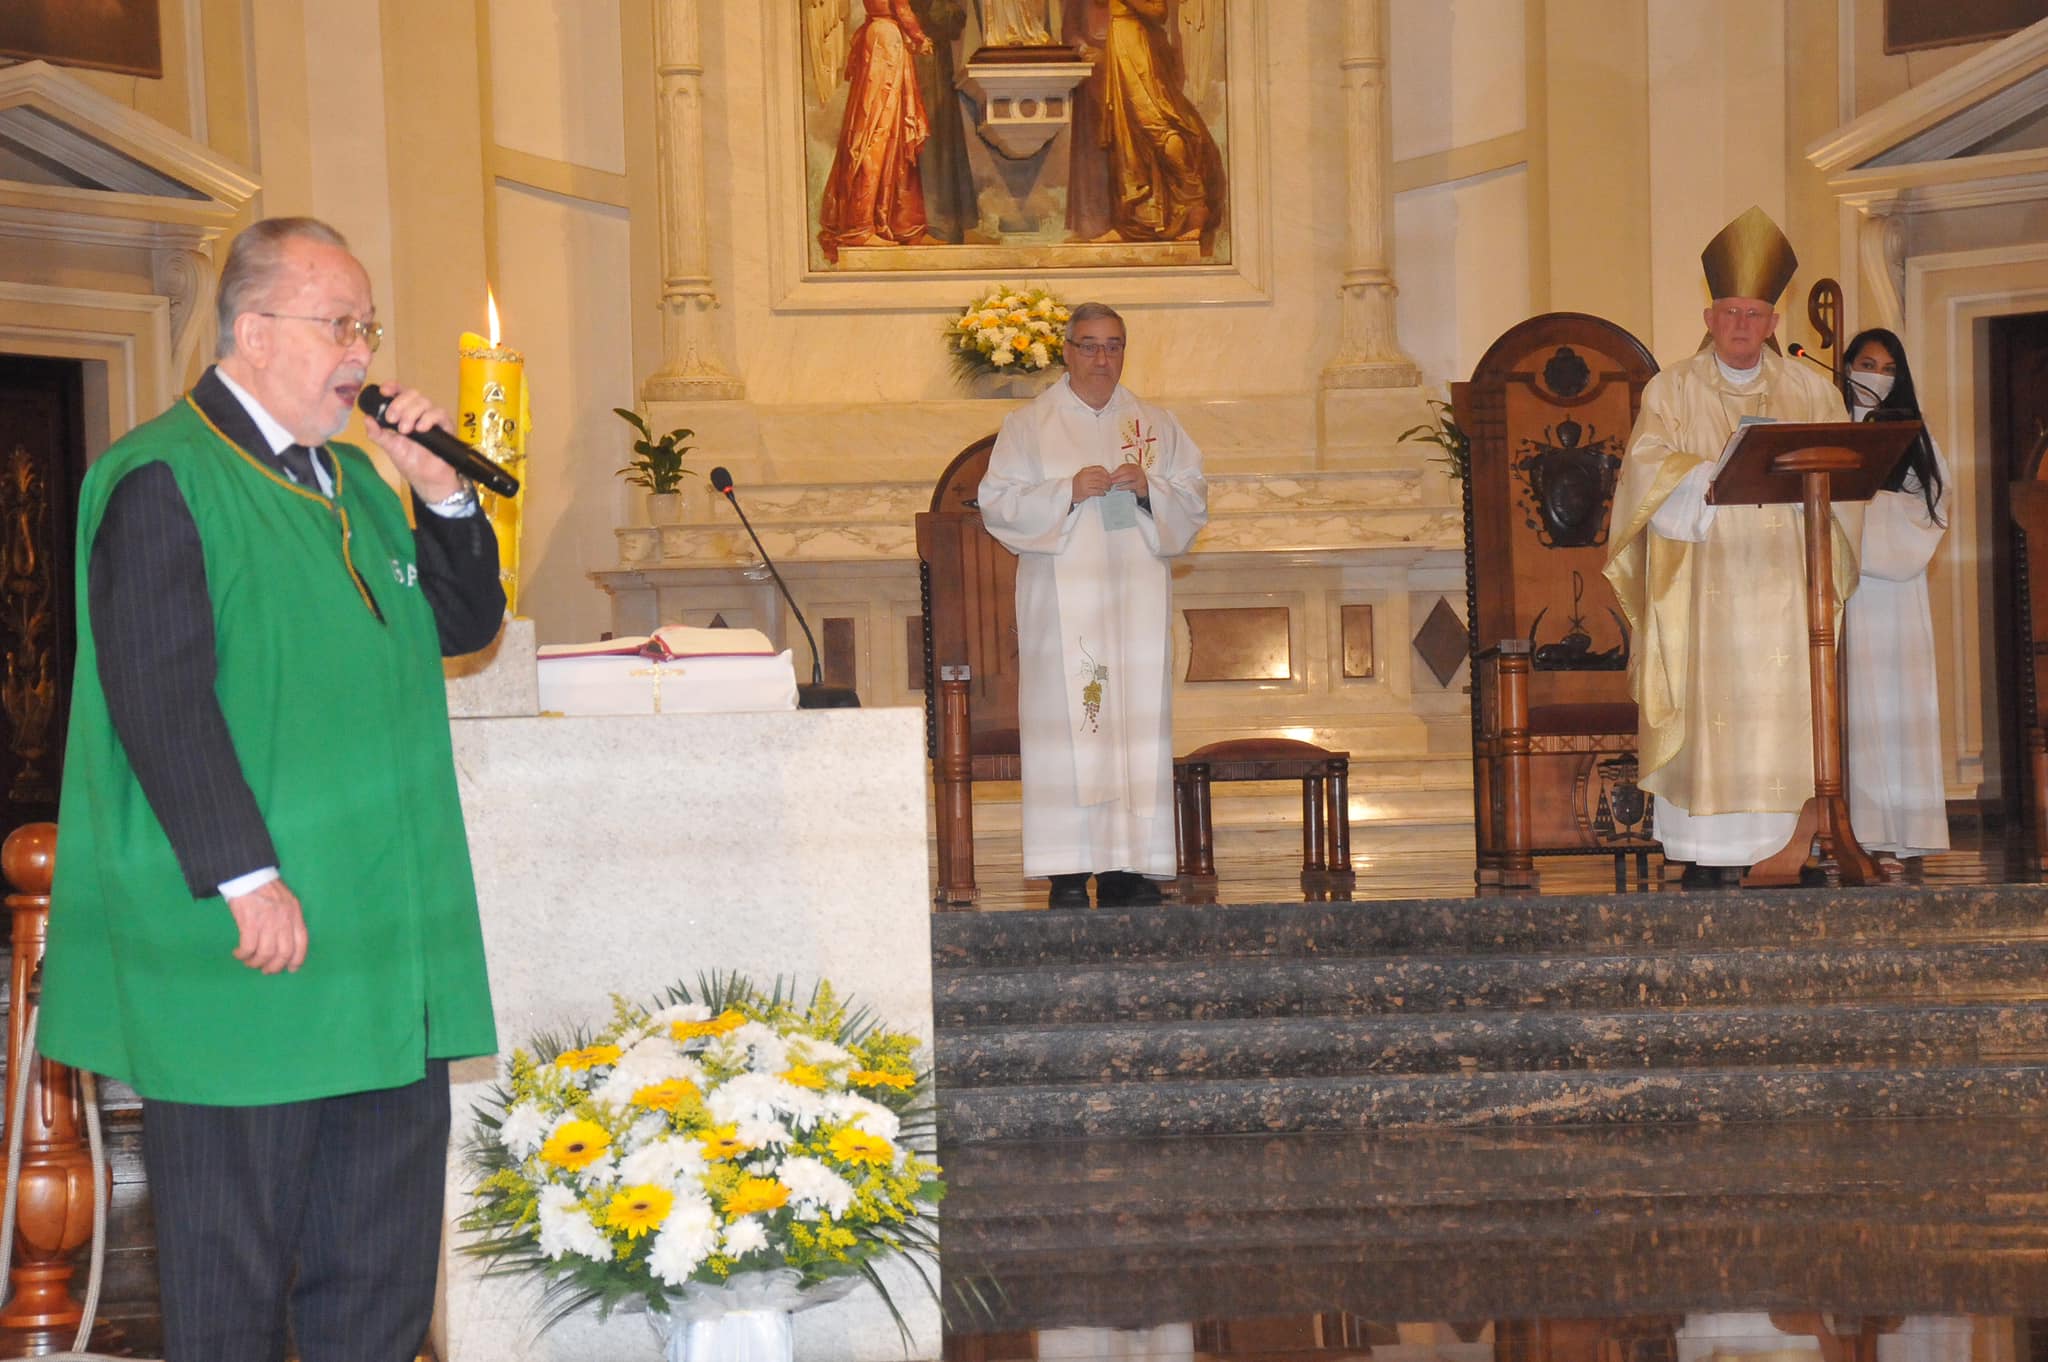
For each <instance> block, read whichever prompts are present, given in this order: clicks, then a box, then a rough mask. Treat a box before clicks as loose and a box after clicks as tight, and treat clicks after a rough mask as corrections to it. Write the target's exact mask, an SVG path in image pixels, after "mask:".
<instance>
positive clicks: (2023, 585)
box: [2010, 440, 2048, 870]
mask: <svg viewBox="0 0 2048 1362" xmlns="http://www.w3.org/2000/svg"><path fill="white" fill-rule="evenodd" d="M2010 514H2011V515H2012V520H2013V525H2014V527H2015V528H2016V529H2017V530H2018V531H2019V533H2018V534H2017V535H2016V536H2015V537H2014V544H2013V558H2014V564H2013V565H2014V568H2015V569H2016V570H2015V571H2014V573H2013V581H2014V595H2015V596H2016V597H2017V600H2016V602H2015V606H2016V612H2017V614H2018V616H2019V631H2020V648H2019V659H2020V665H2019V668H2018V671H2019V700H2020V711H2019V716H2018V717H2019V722H2020V723H2021V724H2023V725H2025V727H2026V731H2027V787H2028V788H2027V795H2028V798H2027V803H2028V805H2029V806H2030V807H2029V808H2028V811H2027V813H2028V817H2027V825H2028V828H2029V829H2030V830H2031V832H2032V834H2033V841H2034V864H2035V866H2036V867H2037V868H2039V869H2042V870H2048V440H2042V441H2040V442H2039V443H2038V444H2037V445H2036V446H2035V448H2034V451H2033V454H2032V455H2031V457H2029V458H2028V460H2027V462H2026V468H2025V471H2024V476H2022V477H2021V478H2020V479H2019V480H2018V481H2016V482H2014V483H2013V484H2012V489H2011V500H2010Z"/></svg>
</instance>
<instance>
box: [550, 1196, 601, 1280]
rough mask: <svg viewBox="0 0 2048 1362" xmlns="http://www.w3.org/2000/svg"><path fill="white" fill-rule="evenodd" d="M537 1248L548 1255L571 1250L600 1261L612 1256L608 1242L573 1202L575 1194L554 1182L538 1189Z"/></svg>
mask: <svg viewBox="0 0 2048 1362" xmlns="http://www.w3.org/2000/svg"><path fill="white" fill-rule="evenodd" d="M540 1251H541V1252H542V1253H543V1254H544V1255H546V1256H547V1257H549V1258H560V1257H562V1256H563V1255H564V1254H568V1253H574V1254H578V1255H580V1256H582V1257H585V1258H589V1259H592V1260H593V1261H595V1262H600V1263H608V1262H610V1261H611V1260H612V1248H611V1244H610V1243H608V1242H607V1241H606V1240H605V1237H604V1232H603V1231H602V1230H600V1229H598V1227H597V1226H596V1225H594V1224H592V1223H591V1220H590V1215H589V1213H588V1212H586V1211H585V1210H583V1209H582V1208H581V1207H580V1206H578V1205H577V1204H576V1194H575V1193H574V1192H572V1191H570V1190H569V1189H568V1188H567V1187H562V1186H559V1185H557V1184H554V1183H549V1184H548V1185H547V1186H546V1187H543V1188H541V1191H540Z"/></svg>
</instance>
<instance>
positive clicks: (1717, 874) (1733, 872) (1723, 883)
mask: <svg viewBox="0 0 2048 1362" xmlns="http://www.w3.org/2000/svg"><path fill="white" fill-rule="evenodd" d="M1741 877H1742V872H1741V871H1739V870H1737V869H1736V868H1735V867H1734V866H1721V865H1698V864H1694V865H1689V866H1687V867H1686V868H1685V873H1684V874H1683V875H1680V876H1679V877H1678V887H1679V888H1681V889H1727V888H1729V887H1731V886H1733V885H1734V884H1735V883H1737V882H1738V881H1739V880H1740V879H1741Z"/></svg>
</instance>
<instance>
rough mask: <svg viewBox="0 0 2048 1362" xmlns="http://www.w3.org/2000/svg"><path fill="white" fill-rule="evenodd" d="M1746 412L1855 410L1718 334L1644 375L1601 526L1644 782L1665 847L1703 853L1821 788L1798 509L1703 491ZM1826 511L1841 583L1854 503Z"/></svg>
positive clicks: (1803, 417)
mask: <svg viewBox="0 0 2048 1362" xmlns="http://www.w3.org/2000/svg"><path fill="white" fill-rule="evenodd" d="M1745 416H1755V417H1762V418H1764V419H1767V420H1772V421H1842V420H1845V419H1847V417H1846V414H1845V413H1844V412H1843V410H1842V399H1841V397H1840V396H1839V395H1838V394H1837V393H1836V392H1835V390H1834V389H1833V388H1832V387H1830V386H1828V383H1827V380H1826V379H1825V378H1824V377H1822V376H1821V374H1820V373H1819V371H1817V370H1812V371H1809V370H1807V369H1805V368H1802V367H1800V366H1799V365H1798V364H1797V363H1795V362H1794V361H1792V360H1789V359H1784V358H1781V357H1780V356H1778V355H1776V354H1774V353H1772V352H1771V351H1770V350H1768V349H1767V350H1765V351H1764V353H1763V358H1762V362H1761V367H1760V371H1759V372H1758V373H1757V374H1756V376H1755V377H1753V378H1750V379H1749V380H1748V381H1746V382H1738V381H1731V380H1730V379H1729V378H1728V377H1727V375H1726V374H1725V373H1724V371H1723V370H1722V367H1721V365H1720V364H1719V363H1718V362H1717V361H1716V359H1715V357H1714V352H1713V351H1712V350H1711V349H1707V350H1702V351H1700V352H1699V353H1698V354H1696V355H1693V356H1691V357H1689V358H1687V359H1684V360H1681V361H1679V362H1678V363H1676V364H1673V365H1672V366H1671V367H1670V368H1668V369H1666V370H1664V371H1663V372H1662V373H1660V374H1658V375H1657V376H1656V377H1655V378H1653V379H1651V380H1650V382H1649V385H1648V386H1647V387H1645V388H1644V389H1643V404H1642V411H1641V414H1640V415H1639V416H1638V417H1637V419H1636V427H1635V431H1634V433H1633V434H1632V435H1631V436H1630V439H1629V448H1628V457H1627V458H1626V459H1625V460H1624V461H1623V464H1622V469H1621V479H1620V483H1619V485H1618V487H1617V488H1616V490H1615V497H1614V512H1613V518H1612V521H1611V522H1610V523H1611V526H1612V529H1611V532H1610V534H1609V538H1608V561H1607V568H1606V573H1607V577H1608V579H1609V580H1610V581H1612V582H1613V583H1614V589H1615V594H1616V595H1617V596H1619V597H1620V600H1621V608H1622V610H1623V612H1624V613H1625V614H1626V615H1627V616H1628V620H1629V624H1630V626H1631V627H1632V628H1633V629H1634V630H1635V641H1634V646H1633V647H1632V649H1631V650H1630V654H1629V686H1630V689H1631V691H1632V692H1633V693H1634V695H1635V698H1636V704H1637V706H1638V707H1639V710H1640V716H1639V720H1638V723H1639V734H1640V752H1639V759H1640V761H1641V770H1642V777H1641V779H1642V786H1643V788H1644V789H1646V790H1649V791H1650V792H1651V793H1653V794H1655V795H1656V796H1657V801H1658V802H1657V813H1656V827H1657V835H1658V837H1659V839H1660V840H1662V841H1663V843H1664V849H1665V854H1666V855H1667V856H1669V857H1670V858H1672V859H1673V860H1690V861H1698V862H1700V863H1702V864H1707V865H1748V864H1752V863H1754V862H1755V861H1758V860H1760V859H1762V858H1763V857H1765V856H1767V855H1769V854H1770V853H1772V852H1774V851H1776V850H1778V848H1779V847H1781V846H1783V845H1784V843H1785V841H1786V840H1787V839H1788V838H1789V837H1790V836H1791V835H1792V828H1793V825H1794V822H1795V820H1796V818H1797V815H1798V811H1799V808H1800V806H1801V805H1802V804H1804V803H1805V802H1806V800H1807V799H1808V798H1809V797H1810V796H1811V795H1812V794H1813V710H1812V698H1811V695H1810V693H1809V690H1808V684H1809V682H1808V666H1807V639H1806V566H1805V563H1806V550H1805V540H1804V534H1805V529H1804V526H1805V513H1804V512H1803V511H1802V510H1801V509H1800V508H1799V507H1797V506H1761V507H1758V506H1722V507H1714V506H1709V505H1706V504H1705V502H1704V492H1705V486H1706V483H1707V481H1708V480H1709V479H1710V477H1711V470H1712V466H1713V463H1714V461H1715V460H1716V459H1717V458H1719V456H1720V453H1721V449H1722V447H1723V446H1724V445H1725V444H1727V442H1728V437H1729V436H1730V435H1732V434H1733V433H1734V431H1735V428H1736V425H1737V424H1738V422H1739V421H1740V419H1741V418H1742V417H1745ZM1835 519H1836V525H1835V532H1834V559H1835V564H1834V570H1835V583H1836V590H1837V593H1838V595H1847V594H1848V593H1849V592H1850V591H1852V590H1853V589H1854V583H1855V582H1856V556H1855V550H1854V547H1853V545H1854V544H1855V542H1856V536H1857V534H1858V533H1859V531H1860V527H1861V522H1862V508H1861V507H1860V506H1858V505H1854V504H1852V505H1846V506H1837V507H1836V508H1835ZM1653 521H1654V522H1655V523H1653ZM1757 815H1763V816H1762V817H1758V816H1757Z"/></svg>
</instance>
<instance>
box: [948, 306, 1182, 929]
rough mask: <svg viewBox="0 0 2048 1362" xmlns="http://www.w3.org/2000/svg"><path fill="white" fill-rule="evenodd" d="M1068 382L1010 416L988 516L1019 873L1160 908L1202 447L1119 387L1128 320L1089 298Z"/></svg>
mask: <svg viewBox="0 0 2048 1362" xmlns="http://www.w3.org/2000/svg"><path fill="white" fill-rule="evenodd" d="M1065 354H1066V362H1067V375H1066V377H1064V378H1062V379H1061V380H1060V381H1059V382H1058V383H1057V384H1055V385H1054V386H1053V387H1052V388H1050V389H1048V390H1047V391H1046V392H1044V393H1043V394H1041V395H1040V396H1039V397H1038V398H1037V399H1036V400H1034V401H1033V402H1032V403H1031V404H1030V405H1029V406H1026V407H1024V408H1023V409H1022V410H1019V411H1015V412H1012V413H1011V414H1010V415H1009V416H1008V417H1006V418H1004V420H1003V428H1002V432H1001V433H1000V434H999V435H997V436H996V447H995V451H994V453H993V454H992V455H991V456H990V458H989V465H988V472H987V474H986V475H984V476H983V478H982V480H981V490H980V503H981V515H982V520H983V523H985V524H986V525H987V526H988V530H989V533H990V534H993V535H994V536H995V537H996V539H997V540H999V541H1000V542H1001V543H1003V544H1004V545H1005V546H1007V547H1008V548H1010V549H1012V550H1013V551H1015V553H1016V554H1017V557H1018V560H1019V561H1018V564H1017V660H1018V684H1017V725H1018V730H1019V732H1018V738H1019V744H1020V747H1021V750H1022V754H1023V766H1024V873H1025V874H1026V875H1028V876H1031V877H1034V878H1036V877H1038V876H1041V875H1043V876H1049V877H1050V878H1051V880H1052V892H1051V906H1052V907H1055V908H1085V907H1087V906H1088V877H1089V875H1090V874H1093V875H1094V876H1095V891H1096V903H1097V905H1098V906H1101V907H1119V906H1125V905H1131V904H1148V903H1157V902H1159V900H1160V895H1159V887H1158V885H1157V884H1156V883H1154V881H1156V880H1160V879H1166V878H1169V877H1171V876H1172V875H1173V874H1174V871H1175V863H1174V846H1173V708H1172V702H1173V671H1172V666H1171V663H1172V661H1173V579H1172V574H1171V571H1170V569H1169V568H1168V565H1167V560H1168V559H1170V558H1172V557H1174V556H1175V555H1177V554H1181V553H1185V552H1186V551H1187V548H1188V545H1189V543H1190V542H1192V541H1193V539H1194V537H1195V534H1196V532H1197V531H1198V530H1200V529H1201V528H1202V526H1203V525H1204V524H1206V523H1207V522H1208V519H1209V492H1208V484H1207V483H1206V482H1205V481H1204V480H1203V478H1202V451H1201V450H1200V449H1198V448H1197V447H1196V446H1195V442H1194V441H1193V440H1190V439H1189V438H1188V436H1187V432H1186V431H1184V430H1182V429H1181V428H1180V422H1178V421H1176V420H1174V418H1173V416H1172V414H1171V413H1169V412H1167V411H1164V410H1162V409H1161V408H1159V407H1155V406H1153V405H1152V404H1151V403H1149V402H1144V401H1141V400H1139V399H1138V398H1137V397H1135V396H1133V395H1132V394H1131V392H1130V390H1129V389H1127V388H1125V387H1123V386H1122V384H1121V383H1120V381H1119V380H1120V379H1121V378H1122V376H1123V368H1124V322H1123V318H1122V317H1120V316H1118V315H1117V314H1116V313H1115V312H1114V311H1113V310H1111V309H1110V308H1109V307H1107V306H1105V305H1103V304H1101V303H1084V304H1082V305H1081V306H1079V307H1077V308H1075V309H1074V311H1073V314H1072V316H1071V317H1070V319H1069V320H1068V323H1067V339H1066V349H1065Z"/></svg>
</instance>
